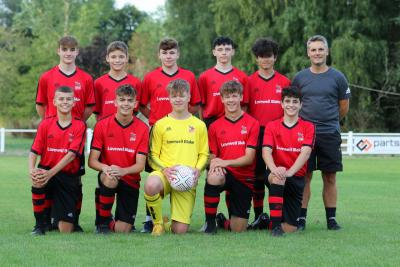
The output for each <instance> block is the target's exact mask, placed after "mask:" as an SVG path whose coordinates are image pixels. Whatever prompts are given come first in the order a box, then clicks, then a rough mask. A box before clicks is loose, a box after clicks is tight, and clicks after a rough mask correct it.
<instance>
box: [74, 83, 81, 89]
mask: <svg viewBox="0 0 400 267" xmlns="http://www.w3.org/2000/svg"><path fill="white" fill-rule="evenodd" d="M81 89H82V86H81V83H80V82H77V81H75V90H81Z"/></svg>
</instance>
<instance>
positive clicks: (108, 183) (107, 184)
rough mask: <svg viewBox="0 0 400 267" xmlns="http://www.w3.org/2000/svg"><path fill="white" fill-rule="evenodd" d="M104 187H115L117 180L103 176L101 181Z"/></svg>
mask: <svg viewBox="0 0 400 267" xmlns="http://www.w3.org/2000/svg"><path fill="white" fill-rule="evenodd" d="M101 182H102V183H103V185H104V186H105V187H108V188H116V187H117V186H118V181H117V180H112V179H108V178H105V179H104V180H103V181H101Z"/></svg>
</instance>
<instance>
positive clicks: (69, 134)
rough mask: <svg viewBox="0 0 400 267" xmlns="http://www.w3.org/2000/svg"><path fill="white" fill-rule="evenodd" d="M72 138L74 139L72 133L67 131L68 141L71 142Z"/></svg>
mask: <svg viewBox="0 0 400 267" xmlns="http://www.w3.org/2000/svg"><path fill="white" fill-rule="evenodd" d="M72 140H74V134H73V133H68V142H72Z"/></svg>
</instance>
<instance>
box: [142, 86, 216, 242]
mask: <svg viewBox="0 0 400 267" xmlns="http://www.w3.org/2000/svg"><path fill="white" fill-rule="evenodd" d="M167 91H168V93H169V100H170V103H171V106H172V112H171V113H169V114H168V115H167V116H166V117H164V118H162V119H160V120H158V121H157V122H156V123H155V125H154V126H153V128H152V131H151V140H150V158H149V159H150V160H149V163H150V166H151V167H152V168H153V170H155V171H153V172H152V173H150V174H149V177H148V178H147V181H146V184H145V186H144V192H145V194H144V198H145V200H146V203H147V207H148V208H149V211H150V213H151V216H152V219H153V222H154V227H153V231H152V235H155V236H158V235H161V234H163V233H164V231H165V228H164V227H165V226H164V225H163V217H162V199H163V198H164V197H166V196H167V195H168V194H170V197H171V201H170V202H171V220H172V224H171V230H172V232H174V233H176V234H183V233H186V232H187V231H188V230H189V225H190V218H191V216H192V212H193V207H194V201H195V197H196V189H195V188H193V189H191V190H189V191H185V192H180V191H176V190H174V189H172V188H171V185H170V181H171V180H172V179H174V174H175V166H176V165H178V164H181V165H186V166H188V167H190V168H192V170H193V174H194V176H195V184H197V180H198V178H199V176H200V171H201V170H203V169H204V168H205V166H206V164H207V161H208V154H209V153H208V138H207V128H206V125H205V124H204V122H202V121H201V120H199V119H198V118H196V117H195V116H193V115H192V114H191V113H190V112H189V111H188V105H189V100H190V93H189V92H190V91H189V83H188V82H187V81H185V80H182V79H177V80H173V81H171V82H170V83H169V84H168V86H167Z"/></svg>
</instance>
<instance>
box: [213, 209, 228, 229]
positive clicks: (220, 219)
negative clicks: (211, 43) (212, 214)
mask: <svg viewBox="0 0 400 267" xmlns="http://www.w3.org/2000/svg"><path fill="white" fill-rule="evenodd" d="M215 220H216V221H217V225H218V228H221V229H225V222H226V220H227V219H226V217H225V215H224V214H223V213H221V212H220V213H218V214H217V217H216V219H215Z"/></svg>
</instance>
